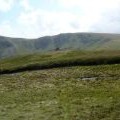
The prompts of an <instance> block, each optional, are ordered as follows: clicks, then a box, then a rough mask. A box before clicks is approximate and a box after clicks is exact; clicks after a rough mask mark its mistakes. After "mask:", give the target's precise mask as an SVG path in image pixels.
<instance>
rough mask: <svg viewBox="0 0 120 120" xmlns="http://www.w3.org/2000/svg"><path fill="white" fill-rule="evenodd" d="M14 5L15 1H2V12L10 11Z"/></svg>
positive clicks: (0, 9) (0, 4)
mask: <svg viewBox="0 0 120 120" xmlns="http://www.w3.org/2000/svg"><path fill="white" fill-rule="evenodd" d="M13 4H14V0H0V11H2V12H7V11H9V10H10V9H11V8H12V6H13Z"/></svg>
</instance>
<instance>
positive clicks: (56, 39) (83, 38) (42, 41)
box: [0, 33, 120, 58]
mask: <svg viewBox="0 0 120 120" xmlns="http://www.w3.org/2000/svg"><path fill="white" fill-rule="evenodd" d="M56 50H88V51H90V50H92V51H96V50H107V51H108V50H120V34H107V33H106V34H105V33H104V34H103V33H64V34H59V35H55V36H45V37H40V38H38V39H23V38H10V37H3V36H0V58H5V57H10V56H15V55H23V54H31V53H37V52H48V51H56Z"/></svg>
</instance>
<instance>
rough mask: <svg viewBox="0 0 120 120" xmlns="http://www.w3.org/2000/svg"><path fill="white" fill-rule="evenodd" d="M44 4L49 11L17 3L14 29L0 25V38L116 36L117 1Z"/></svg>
mask: <svg viewBox="0 0 120 120" xmlns="http://www.w3.org/2000/svg"><path fill="white" fill-rule="evenodd" d="M0 1H1V0H0ZM2 1H3V0H2ZM4 1H5V0H4ZM9 1H10V0H9ZM11 1H14V0H11ZM38 1H39V0H36V1H35V2H36V3H37V2H38ZM48 1H49V3H51V5H53V7H52V9H50V8H49V9H48V8H47V7H46V6H45V5H44V6H42V7H36V6H34V5H32V4H30V0H21V1H19V2H18V3H19V5H20V6H21V8H22V9H21V10H20V11H19V13H18V14H17V15H18V16H17V18H15V19H14V20H13V21H12V22H13V23H14V25H13V24H12V23H11V21H9V20H7V21H9V22H7V23H5V22H4V24H3V23H2V24H0V34H4V35H5V33H6V35H8V36H15V37H26V38H36V37H40V36H44V35H54V34H59V33H66V32H111V33H112V32H114V33H115V32H117V33H120V17H119V13H120V0H69V1H68V0H44V2H46V4H48ZM39 2H40V1H39ZM39 2H38V4H40V3H39ZM12 4H13V3H12ZM40 5H41V4H40ZM10 8H11V7H10Z"/></svg>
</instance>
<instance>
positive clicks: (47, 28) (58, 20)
mask: <svg viewBox="0 0 120 120" xmlns="http://www.w3.org/2000/svg"><path fill="white" fill-rule="evenodd" d="M76 19H77V16H75V15H73V14H70V13H68V12H49V11H44V10H41V9H37V10H32V11H26V12H22V13H21V14H20V16H19V18H18V24H20V25H21V26H23V28H25V30H26V31H29V32H30V34H28V36H27V37H29V35H31V36H33V37H35V36H37V37H39V36H44V35H54V34H58V33H64V32H74V30H75V29H76V27H74V26H75V24H77V21H76ZM78 25H79V23H78V24H77V28H79V26H78Z"/></svg>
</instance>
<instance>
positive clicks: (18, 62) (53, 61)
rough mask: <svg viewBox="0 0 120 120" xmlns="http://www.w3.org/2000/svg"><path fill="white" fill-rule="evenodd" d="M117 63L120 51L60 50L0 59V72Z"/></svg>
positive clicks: (119, 61) (119, 59) (119, 60)
mask: <svg viewBox="0 0 120 120" xmlns="http://www.w3.org/2000/svg"><path fill="white" fill-rule="evenodd" d="M115 63H120V51H96V52H93V51H91V52H90V51H89V52H88V51H86V52H83V51H60V52H50V53H45V54H33V55H25V56H18V57H16V58H10V59H3V60H1V61H0V73H1V74H2V73H15V72H21V71H30V70H37V69H46V68H54V67H66V66H77V65H100V64H115Z"/></svg>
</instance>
